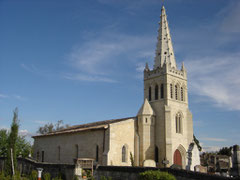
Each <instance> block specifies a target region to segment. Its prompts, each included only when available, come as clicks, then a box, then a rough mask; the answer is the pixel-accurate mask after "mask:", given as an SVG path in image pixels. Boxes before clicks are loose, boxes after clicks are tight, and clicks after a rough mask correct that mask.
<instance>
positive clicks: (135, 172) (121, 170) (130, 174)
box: [94, 166, 237, 180]
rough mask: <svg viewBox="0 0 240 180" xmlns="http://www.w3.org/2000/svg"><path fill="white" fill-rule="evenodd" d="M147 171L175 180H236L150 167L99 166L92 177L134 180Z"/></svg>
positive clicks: (234, 179)
mask: <svg viewBox="0 0 240 180" xmlns="http://www.w3.org/2000/svg"><path fill="white" fill-rule="evenodd" d="M147 170H160V171H165V172H169V173H171V174H173V175H174V176H175V177H176V179H177V180H200V179H204V180H229V179H231V180H237V178H227V177H222V176H217V175H209V174H205V173H199V172H193V171H186V170H178V169H170V168H161V169H159V168H150V167H120V166H99V167H98V168H97V169H96V170H95V172H94V177H95V179H96V180H100V178H101V176H105V177H112V180H123V179H124V180H136V179H139V173H141V172H144V171H147Z"/></svg>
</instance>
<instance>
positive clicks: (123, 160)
mask: <svg viewBox="0 0 240 180" xmlns="http://www.w3.org/2000/svg"><path fill="white" fill-rule="evenodd" d="M126 152H127V149H126V146H123V147H122V162H126V159H127V158H126V155H127V154H126Z"/></svg>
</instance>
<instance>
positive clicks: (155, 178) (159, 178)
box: [139, 170, 176, 180]
mask: <svg viewBox="0 0 240 180" xmlns="http://www.w3.org/2000/svg"><path fill="white" fill-rule="evenodd" d="M139 176H140V180H176V178H175V177H174V176H173V175H172V174H169V173H167V172H161V171H152V170H149V171H145V172H142V173H140V174H139Z"/></svg>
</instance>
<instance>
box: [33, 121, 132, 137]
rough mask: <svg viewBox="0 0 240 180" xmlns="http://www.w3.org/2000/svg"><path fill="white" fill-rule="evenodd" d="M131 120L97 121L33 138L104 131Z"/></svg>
mask: <svg viewBox="0 0 240 180" xmlns="http://www.w3.org/2000/svg"><path fill="white" fill-rule="evenodd" d="M133 118H136V117H128V118H122V119H111V120H106V121H98V122H93V123H87V124H81V125H75V126H71V127H68V128H64V129H61V130H58V131H54V132H51V133H48V134H42V135H36V136H33V138H37V137H45V136H53V135H60V134H66V133H75V132H80V131H86V130H95V129H106V128H107V126H108V125H109V124H113V123H117V122H121V121H126V120H128V119H133Z"/></svg>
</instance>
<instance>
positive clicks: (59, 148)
mask: <svg viewBox="0 0 240 180" xmlns="http://www.w3.org/2000/svg"><path fill="white" fill-rule="evenodd" d="M60 159H61V147H60V146H58V160H59V161H60Z"/></svg>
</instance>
